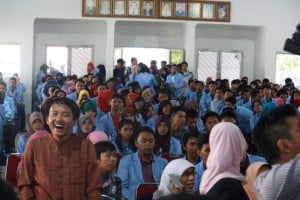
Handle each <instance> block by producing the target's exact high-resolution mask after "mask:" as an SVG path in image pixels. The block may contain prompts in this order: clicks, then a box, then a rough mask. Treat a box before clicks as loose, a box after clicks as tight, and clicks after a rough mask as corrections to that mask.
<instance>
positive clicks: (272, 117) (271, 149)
mask: <svg viewBox="0 0 300 200" xmlns="http://www.w3.org/2000/svg"><path fill="white" fill-rule="evenodd" d="M295 116H297V111H296V109H295V108H294V107H293V106H292V105H285V106H282V107H277V108H275V109H274V110H272V111H271V112H270V113H268V114H267V115H265V116H263V117H261V119H260V120H259V121H258V123H257V124H256V126H255V128H254V130H253V139H254V142H255V144H256V145H257V148H258V150H259V151H260V152H261V153H262V155H263V156H264V157H265V158H266V160H267V161H268V162H269V163H270V164H275V163H276V162H277V161H278V160H279V158H280V152H279V149H278V148H277V141H278V140H279V139H281V138H286V139H289V138H291V135H290V130H289V129H290V125H289V124H288V122H287V118H289V117H295Z"/></svg>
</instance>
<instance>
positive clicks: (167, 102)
mask: <svg viewBox="0 0 300 200" xmlns="http://www.w3.org/2000/svg"><path fill="white" fill-rule="evenodd" d="M167 105H171V107H172V104H171V102H170V101H169V100H166V101H162V102H160V104H159V106H158V113H157V114H158V116H159V115H164V114H163V108H164V107H165V106H167Z"/></svg>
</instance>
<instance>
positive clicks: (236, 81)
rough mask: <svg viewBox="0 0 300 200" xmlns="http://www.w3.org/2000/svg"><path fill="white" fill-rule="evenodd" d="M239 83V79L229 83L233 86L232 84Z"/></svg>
mask: <svg viewBox="0 0 300 200" xmlns="http://www.w3.org/2000/svg"><path fill="white" fill-rule="evenodd" d="M240 82H241V81H240V80H239V79H234V80H232V81H231V85H233V84H237V85H239V84H240Z"/></svg>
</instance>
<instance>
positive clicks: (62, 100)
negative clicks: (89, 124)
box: [41, 97, 80, 121]
mask: <svg viewBox="0 0 300 200" xmlns="http://www.w3.org/2000/svg"><path fill="white" fill-rule="evenodd" d="M53 104H58V105H66V106H67V107H69V108H70V109H71V111H72V115H73V120H78V118H79V116H80V110H79V107H78V106H77V104H76V103H75V102H74V101H72V100H71V99H69V98H66V97H52V98H50V99H48V100H47V101H46V102H45V103H44V104H43V106H42V110H41V111H42V113H43V115H44V118H45V119H46V118H47V117H48V116H49V112H50V108H51V106H52V105H53ZM45 121H46V120H45Z"/></svg>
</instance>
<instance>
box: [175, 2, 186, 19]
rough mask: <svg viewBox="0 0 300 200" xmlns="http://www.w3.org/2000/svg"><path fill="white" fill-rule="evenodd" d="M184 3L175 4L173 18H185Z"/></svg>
mask: <svg viewBox="0 0 300 200" xmlns="http://www.w3.org/2000/svg"><path fill="white" fill-rule="evenodd" d="M186 10H187V9H186V2H175V17H186Z"/></svg>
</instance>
